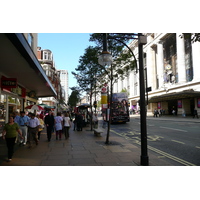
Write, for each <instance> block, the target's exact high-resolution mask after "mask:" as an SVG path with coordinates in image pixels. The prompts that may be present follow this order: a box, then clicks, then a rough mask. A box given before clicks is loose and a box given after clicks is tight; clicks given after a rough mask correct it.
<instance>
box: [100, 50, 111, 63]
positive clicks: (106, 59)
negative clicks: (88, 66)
mask: <svg viewBox="0 0 200 200" xmlns="http://www.w3.org/2000/svg"><path fill="white" fill-rule="evenodd" d="M98 63H99V64H100V65H102V66H106V65H107V66H110V65H111V64H112V55H111V54H110V53H109V52H108V51H102V53H101V55H100V56H99V59H98Z"/></svg>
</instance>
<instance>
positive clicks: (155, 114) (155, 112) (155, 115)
mask: <svg viewBox="0 0 200 200" xmlns="http://www.w3.org/2000/svg"><path fill="white" fill-rule="evenodd" d="M153 116H154V117H158V110H157V109H156V108H155V110H154V115H153Z"/></svg>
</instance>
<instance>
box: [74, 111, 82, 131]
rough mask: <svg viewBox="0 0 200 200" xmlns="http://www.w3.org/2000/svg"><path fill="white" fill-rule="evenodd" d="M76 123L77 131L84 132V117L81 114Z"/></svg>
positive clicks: (78, 115)
mask: <svg viewBox="0 0 200 200" xmlns="http://www.w3.org/2000/svg"><path fill="white" fill-rule="evenodd" d="M75 120H76V123H77V131H82V128H83V116H82V115H81V113H78V114H77V116H76V119H75Z"/></svg>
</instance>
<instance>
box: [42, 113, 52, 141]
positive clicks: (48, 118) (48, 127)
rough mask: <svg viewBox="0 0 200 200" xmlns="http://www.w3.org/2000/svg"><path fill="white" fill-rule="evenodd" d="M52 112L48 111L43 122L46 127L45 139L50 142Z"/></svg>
mask: <svg viewBox="0 0 200 200" xmlns="http://www.w3.org/2000/svg"><path fill="white" fill-rule="evenodd" d="M51 113H52V112H51V111H49V113H48V115H46V116H45V118H44V123H45V124H46V127H47V139H48V141H49V142H50V141H51V134H52V130H53V126H54V116H53V115H52V114H51Z"/></svg>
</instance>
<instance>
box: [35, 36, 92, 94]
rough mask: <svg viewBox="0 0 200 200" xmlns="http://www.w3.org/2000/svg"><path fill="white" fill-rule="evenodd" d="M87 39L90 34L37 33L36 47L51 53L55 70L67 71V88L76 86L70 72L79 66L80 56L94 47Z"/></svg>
mask: <svg viewBox="0 0 200 200" xmlns="http://www.w3.org/2000/svg"><path fill="white" fill-rule="evenodd" d="M89 38H90V33H38V46H39V47H41V49H49V50H51V51H52V53H53V59H54V62H55V65H56V69H66V70H68V74H69V75H68V76H69V87H73V86H76V79H74V78H73V75H72V74H71V72H72V71H75V68H76V67H77V66H78V65H79V58H80V56H82V55H83V54H84V52H85V49H86V48H87V47H88V46H92V45H93V46H94V45H95V44H94V43H93V42H89ZM70 93H71V90H70V89H69V94H70Z"/></svg>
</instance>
